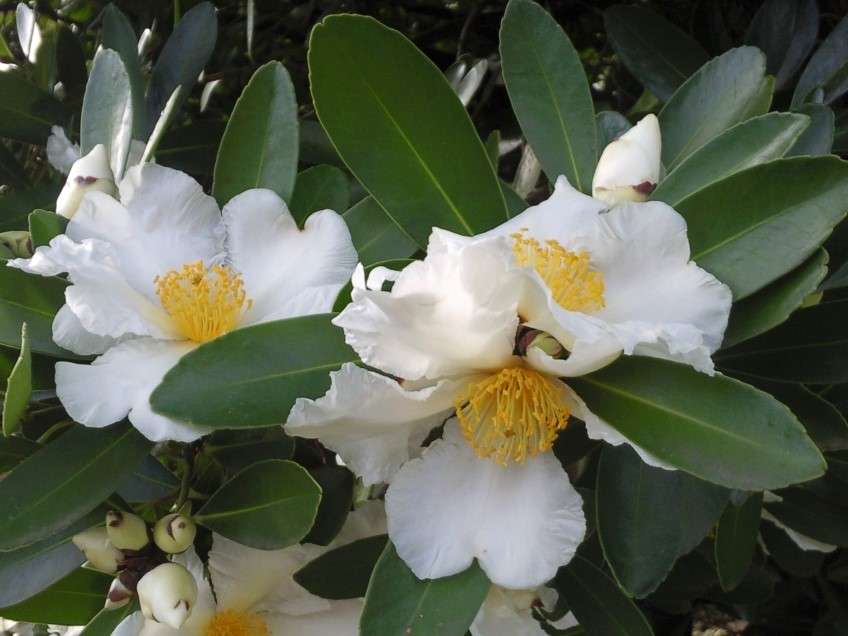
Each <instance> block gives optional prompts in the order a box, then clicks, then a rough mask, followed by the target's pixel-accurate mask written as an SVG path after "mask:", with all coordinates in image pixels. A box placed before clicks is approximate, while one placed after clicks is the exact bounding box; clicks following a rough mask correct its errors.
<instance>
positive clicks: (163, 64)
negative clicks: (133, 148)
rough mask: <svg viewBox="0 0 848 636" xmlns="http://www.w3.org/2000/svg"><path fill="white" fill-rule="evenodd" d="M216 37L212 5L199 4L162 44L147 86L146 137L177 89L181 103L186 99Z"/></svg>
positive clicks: (209, 55)
mask: <svg viewBox="0 0 848 636" xmlns="http://www.w3.org/2000/svg"><path fill="white" fill-rule="evenodd" d="M217 37H218V21H217V19H216V18H215V8H214V7H213V6H212V4H211V3H209V2H201V3H200V4H198V5H195V6H194V7H192V8H191V9H190V10H189V11H188V12H186V14H185V15H184V16H183V17H182V19H181V20H180V22H179V24H177V27H176V28H175V29H174V32H173V33H171V37H169V38H168V41H167V42H165V46H164V47H163V48H162V52H161V53H160V54H159V59H158V60H157V61H156V66H154V67H153V74H152V75H151V77H150V83H149V84H148V86H147V95H146V96H145V105H146V108H147V126H148V129H147V131H146V134H149V133H150V131H152V130H153V126H154V124H155V123H156V121H157V120H158V119H159V113H161V112H162V109H163V108H164V107H165V104H166V102H167V101H168V99H169V98H170V97H171V94H172V93H173V92H174V90H175V89H176V88H178V87H182V91H181V97H180V102H182V101H184V100H185V99H186V97H187V96H188V93H189V91H190V89H191V87H192V86H194V83H195V82H196V81H197V77H198V76H199V75H200V71H202V70H203V67H204V66H206V63H207V62H208V61H209V58H210V57H211V55H212V50H213V49H214V48H215V40H216V39H217Z"/></svg>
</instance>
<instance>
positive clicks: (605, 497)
mask: <svg viewBox="0 0 848 636" xmlns="http://www.w3.org/2000/svg"><path fill="white" fill-rule="evenodd" d="M727 497H728V492H727V490H726V489H724V488H722V487H720V486H715V485H713V484H710V483H708V482H705V481H702V480H700V479H697V478H695V477H692V476H691V475H688V474H686V473H683V472H680V471H676V470H674V471H670V470H665V469H662V468H654V467H652V466H648V465H647V464H645V463H644V462H642V460H641V459H640V458H639V456H638V455H637V454H636V452H635V451H633V449H631V448H630V447H629V446H627V445H624V446H618V447H614V446H607V447H605V448H604V450H603V453H602V455H601V462H600V467H599V469H598V490H597V496H596V500H597V502H598V508H597V519H598V535H599V537H600V539H601V544H602V545H603V548H604V554H605V555H606V558H607V561H608V562H609V564H610V568H612V572H613V574H614V575H615V578H616V579H617V580H618V582H619V583H620V584H621V586H622V587H623V588H624V589H626V590H627V591H628V593H630V594H631V595H632V596H634V597H636V598H644V597H645V596H647V595H648V594H650V593H651V592H653V591H654V590H655V589H656V588H657V586H658V585H659V584H660V583H661V582H662V580H663V579H664V578H665V577H666V575H667V574H668V573H669V571H670V570H671V568H672V566H673V565H674V562H675V561H677V559H678V557H680V556H681V555H683V554H686V553H687V552H689V551H690V550H691V549H692V548H694V547H695V546H696V545H698V544H699V543H700V542H701V540H702V539H703V538H704V536H706V534H707V532H708V531H709V530H710V529H711V528H712V527H713V526H714V525H715V523H716V521H717V520H718V518H719V516H720V515H721V513H722V511H723V510H724V507H725V505H726V503H727Z"/></svg>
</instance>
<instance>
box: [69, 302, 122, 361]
mask: <svg viewBox="0 0 848 636" xmlns="http://www.w3.org/2000/svg"><path fill="white" fill-rule="evenodd" d="M53 340H54V341H55V342H56V344H58V345H59V346H61V347H64V348H65V349H67V350H68V351H73V352H74V353H78V354H80V355H99V354H101V353H104V352H106V351H108V350H109V349H110V348H112V347H114V346H115V345H116V344H118V342H119V340H118V339H116V338H112V337H110V336H98V335H96V334H93V333H91V332H90V331H87V330H86V329H85V328H84V327H83V326H82V323H81V322H80V320H79V318H77V316H76V314H74V312H73V311H71V308H70V307H68V306H67V305H62V307H61V308H60V309H59V311H58V312H57V313H56V317H55V318H54V319H53Z"/></svg>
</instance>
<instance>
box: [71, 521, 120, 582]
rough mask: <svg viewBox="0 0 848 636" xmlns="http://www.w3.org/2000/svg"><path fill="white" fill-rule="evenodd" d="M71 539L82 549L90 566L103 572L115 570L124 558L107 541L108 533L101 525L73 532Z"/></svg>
mask: <svg viewBox="0 0 848 636" xmlns="http://www.w3.org/2000/svg"><path fill="white" fill-rule="evenodd" d="M71 541H73V542H74V545H75V546H77V547H78V548H79V549H80V550H82V551H83V553H84V554H85V558H86V559H88V563H89V564H90V565H91V567H93V568H97V569H98V570H102V571H103V572H107V573H110V574H111V573H112V572H115V571H116V570H117V569H118V564H119V563H120V562H121V561H122V560H123V558H124V553H123V552H121V551H120V550H119V549H118V548H116V547H115V546H114V545H113V544H112V542H111V541H109V534H108V533H107V532H106V528H104V527H103V526H99V527H97V528H89V529H88V530H83V531H82V532H80V533H79V534H75V535H74V536H73V538H72V539H71Z"/></svg>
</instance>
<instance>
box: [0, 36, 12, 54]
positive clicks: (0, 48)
mask: <svg viewBox="0 0 848 636" xmlns="http://www.w3.org/2000/svg"><path fill="white" fill-rule="evenodd" d="M0 57H2V58H5V59H7V60H13V59H15V58H14V56H13V55H12V51H10V50H9V45H8V44H6V39H5V37H4V36H3V34H2V33H0Z"/></svg>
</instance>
